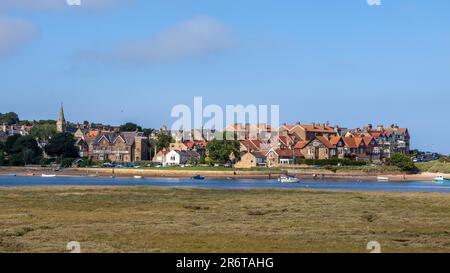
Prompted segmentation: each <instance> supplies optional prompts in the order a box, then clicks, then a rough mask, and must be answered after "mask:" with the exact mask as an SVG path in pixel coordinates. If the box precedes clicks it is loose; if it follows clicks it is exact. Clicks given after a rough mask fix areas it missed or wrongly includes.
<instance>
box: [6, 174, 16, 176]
mask: <svg viewBox="0 0 450 273" xmlns="http://www.w3.org/2000/svg"><path fill="white" fill-rule="evenodd" d="M8 176H17V175H16V174H15V173H10V174H8Z"/></svg>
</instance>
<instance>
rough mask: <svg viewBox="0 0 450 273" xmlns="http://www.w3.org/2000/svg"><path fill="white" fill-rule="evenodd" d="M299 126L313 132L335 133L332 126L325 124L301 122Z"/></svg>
mask: <svg viewBox="0 0 450 273" xmlns="http://www.w3.org/2000/svg"><path fill="white" fill-rule="evenodd" d="M300 127H302V128H303V129H304V130H305V131H307V132H315V133H329V134H333V133H336V131H335V130H334V128H331V127H330V126H327V125H325V126H324V125H318V124H315V125H313V124H301V125H300Z"/></svg>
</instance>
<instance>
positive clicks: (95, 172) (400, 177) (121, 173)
mask: <svg viewBox="0 0 450 273" xmlns="http://www.w3.org/2000/svg"><path fill="white" fill-rule="evenodd" d="M286 173H289V174H290V175H295V176H298V177H301V178H304V179H312V178H320V179H325V180H336V181H340V180H346V181H376V180H377V177H379V176H383V177H387V178H389V180H390V181H432V180H433V178H435V177H436V176H438V175H443V176H444V177H447V176H448V177H449V178H450V175H447V174H440V173H429V172H424V173H420V174H412V175H411V174H402V173H400V172H374V171H363V170H349V169H342V170H338V171H336V172H333V171H330V170H327V169H324V168H296V169H292V168H289V169H262V170H261V169H258V170H234V169H230V170H223V169H218V170H216V169H214V168H212V169H211V170H207V169H206V168H198V169H193V168H191V169H189V168H179V169H175V168H168V169H166V168H137V169H134V168H123V169H117V168H116V169H112V168H68V169H62V170H59V171H54V170H52V169H50V168H41V167H1V168H0V175H11V174H14V175H17V176H41V174H57V175H58V176H64V177H111V176H114V177H133V176H135V175H138V176H143V177H148V178H153V177H163V178H189V177H192V176H195V175H203V176H205V177H207V178H210V179H226V178H230V177H232V178H236V179H275V178H278V177H279V176H282V175H286Z"/></svg>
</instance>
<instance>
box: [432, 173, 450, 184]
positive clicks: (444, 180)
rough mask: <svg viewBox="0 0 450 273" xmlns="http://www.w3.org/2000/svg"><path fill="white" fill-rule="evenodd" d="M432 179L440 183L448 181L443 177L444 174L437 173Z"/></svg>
mask: <svg viewBox="0 0 450 273" xmlns="http://www.w3.org/2000/svg"><path fill="white" fill-rule="evenodd" d="M433 181H434V182H441V183H443V182H446V181H449V182H450V179H447V178H444V176H442V175H439V176H437V177H435V178H433Z"/></svg>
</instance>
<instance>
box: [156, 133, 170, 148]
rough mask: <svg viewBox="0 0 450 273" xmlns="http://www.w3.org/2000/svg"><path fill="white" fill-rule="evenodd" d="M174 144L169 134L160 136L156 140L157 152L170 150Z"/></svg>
mask: <svg viewBox="0 0 450 273" xmlns="http://www.w3.org/2000/svg"><path fill="white" fill-rule="evenodd" d="M172 142H174V139H173V138H172V136H170V135H168V134H160V135H159V136H158V139H157V140H156V143H155V146H156V150H157V151H161V150H162V149H164V148H169V146H170V143H172Z"/></svg>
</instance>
